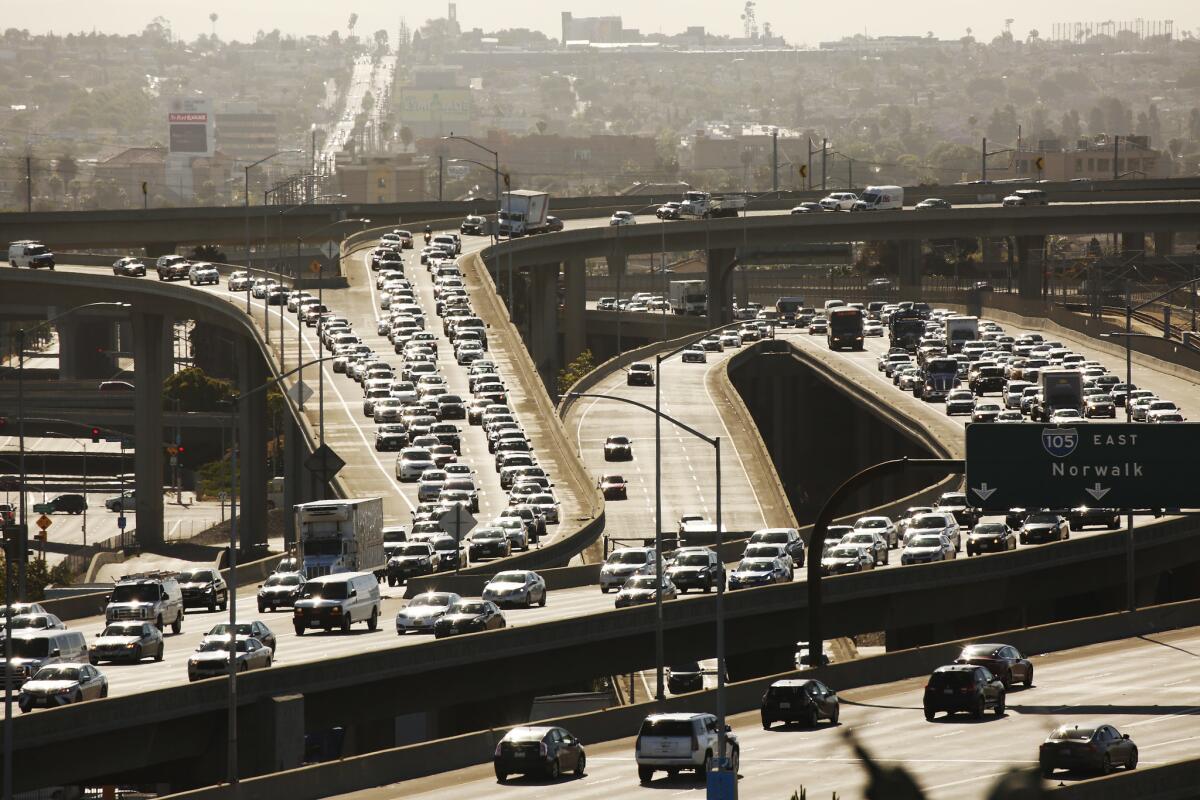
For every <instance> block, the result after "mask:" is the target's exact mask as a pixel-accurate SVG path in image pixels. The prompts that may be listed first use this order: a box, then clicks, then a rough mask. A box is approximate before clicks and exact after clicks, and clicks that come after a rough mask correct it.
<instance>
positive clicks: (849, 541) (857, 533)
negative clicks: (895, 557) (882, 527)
mask: <svg viewBox="0 0 1200 800" xmlns="http://www.w3.org/2000/svg"><path fill="white" fill-rule="evenodd" d="M838 545H839V546H840V547H860V548H862V549H864V550H866V551H867V552H868V553H870V554H871V557H872V558H873V559H874V560H875V564H874V566H880V565H883V566H885V567H886V566H887V564H888V560H889V558H890V555H889V551H888V543H887V541H886V540H885V539H884V538H883V537H882V536H881V535H880V534H879V532H878V531H875V530H872V529H870V528H855V529H854V530H852V531H851V532H850V533H847V534H846V535H844V536H843V537H842V538H841V540H840V541H839V542H838Z"/></svg>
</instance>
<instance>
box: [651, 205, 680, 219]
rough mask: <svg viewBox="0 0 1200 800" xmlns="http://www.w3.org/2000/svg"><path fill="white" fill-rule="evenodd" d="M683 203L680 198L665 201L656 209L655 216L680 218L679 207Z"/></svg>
mask: <svg viewBox="0 0 1200 800" xmlns="http://www.w3.org/2000/svg"><path fill="white" fill-rule="evenodd" d="M682 205H683V204H682V203H680V202H679V201H678V200H671V201H669V202H666V203H663V204H662V205H661V206H659V207H658V208H656V209H654V216H656V217H658V218H659V219H679V209H680V207H681V206H682Z"/></svg>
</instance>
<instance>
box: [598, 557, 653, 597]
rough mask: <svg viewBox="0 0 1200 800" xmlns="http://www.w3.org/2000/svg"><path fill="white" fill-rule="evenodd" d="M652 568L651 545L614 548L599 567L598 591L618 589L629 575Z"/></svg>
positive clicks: (606, 591) (604, 591) (607, 591)
mask: <svg viewBox="0 0 1200 800" xmlns="http://www.w3.org/2000/svg"><path fill="white" fill-rule="evenodd" d="M653 569H654V548H653V547H622V548H619V549H617V550H614V551H613V552H612V553H610V554H609V556H608V558H607V559H605V561H604V566H603V567H601V568H600V591H601V592H603V593H604V594H608V593H609V591H611V590H613V589H620V588H621V587H622V586H624V585H625V581H627V580H628V579H629V578H630V577H632V576H634V575H640V574H642V573H644V572H645V571H647V570H653Z"/></svg>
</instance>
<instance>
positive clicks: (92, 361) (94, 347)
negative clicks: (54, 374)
mask: <svg viewBox="0 0 1200 800" xmlns="http://www.w3.org/2000/svg"><path fill="white" fill-rule="evenodd" d="M54 326H55V328H56V330H57V332H58V377H59V379H60V380H67V381H71V380H87V379H96V380H104V379H106V378H111V377H112V376H113V374H114V373H116V371H117V366H116V362H115V360H114V359H113V357H112V352H113V351H114V350H116V349H117V342H116V326H115V324H114V321H113V320H112V319H107V318H103V317H87V316H83V315H74V314H72V315H70V316H66V317H63V318H62V319H60V320H58V322H56V323H54Z"/></svg>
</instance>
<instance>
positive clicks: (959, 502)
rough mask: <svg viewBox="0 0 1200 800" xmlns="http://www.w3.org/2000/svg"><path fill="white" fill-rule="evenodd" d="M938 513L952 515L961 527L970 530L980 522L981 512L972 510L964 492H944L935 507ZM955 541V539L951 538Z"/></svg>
mask: <svg viewBox="0 0 1200 800" xmlns="http://www.w3.org/2000/svg"><path fill="white" fill-rule="evenodd" d="M934 511H935V512H937V513H943V514H951V515H953V516H954V521H955V522H957V523H958V524H959V525H960V526H962V527H966V528H969V527H971V526H972V525H974V524H975V523H977V522H979V517H980V512H979V509H977V508H972V507H971V504H970V501H969V500H967V495H966V494H965V493H963V492H944V493H943V494H942V495H941V496H940V497H938V501H937V503H936V504H935V505H934ZM950 538H951V540H952V541H953V540H954V538H955V537H950Z"/></svg>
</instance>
